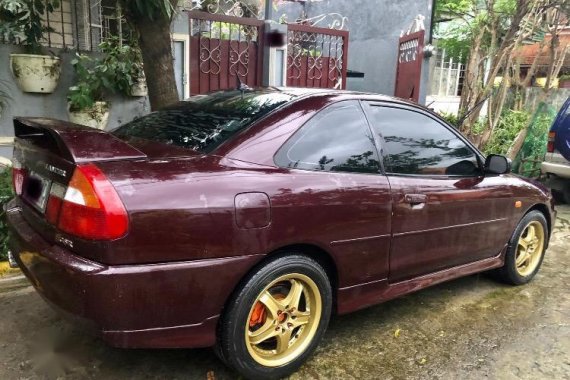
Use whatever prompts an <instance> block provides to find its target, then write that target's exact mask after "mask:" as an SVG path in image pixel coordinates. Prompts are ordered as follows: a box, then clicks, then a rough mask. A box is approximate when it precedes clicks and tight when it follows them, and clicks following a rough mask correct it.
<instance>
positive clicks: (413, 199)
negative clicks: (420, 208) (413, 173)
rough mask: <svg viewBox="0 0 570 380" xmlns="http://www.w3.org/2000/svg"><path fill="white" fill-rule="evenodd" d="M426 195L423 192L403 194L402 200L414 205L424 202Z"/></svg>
mask: <svg viewBox="0 0 570 380" xmlns="http://www.w3.org/2000/svg"><path fill="white" fill-rule="evenodd" d="M426 201H427V195H425V194H406V195H404V202H406V203H409V204H411V205H412V206H414V205H419V204H422V203H426Z"/></svg>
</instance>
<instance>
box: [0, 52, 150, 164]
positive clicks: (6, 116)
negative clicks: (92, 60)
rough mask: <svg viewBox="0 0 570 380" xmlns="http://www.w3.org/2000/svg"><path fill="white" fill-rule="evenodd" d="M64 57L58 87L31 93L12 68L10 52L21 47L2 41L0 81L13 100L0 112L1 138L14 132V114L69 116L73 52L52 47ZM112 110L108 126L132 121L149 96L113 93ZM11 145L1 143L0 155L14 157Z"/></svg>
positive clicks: (144, 109) (146, 108) (146, 107)
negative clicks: (49, 90) (44, 91)
mask: <svg viewBox="0 0 570 380" xmlns="http://www.w3.org/2000/svg"><path fill="white" fill-rule="evenodd" d="M51 50H53V51H54V52H55V53H56V54H58V55H59V56H60V57H61V59H62V73H61V77H60V80H59V84H58V86H57V89H56V90H55V92H54V93H52V94H30V93H24V92H22V91H21V90H20V89H19V88H18V87H17V85H16V83H15V80H14V77H13V76H12V73H11V72H10V53H12V52H18V51H19V50H18V47H17V46H13V45H2V44H0V81H3V82H4V83H6V85H7V86H8V88H9V93H10V96H11V98H12V99H11V100H10V101H9V106H8V108H7V109H6V110H5V111H3V112H2V114H1V115H0V138H1V137H12V136H14V129H13V125H12V118H13V117H14V116H45V117H53V118H57V119H63V120H68V117H67V101H66V99H67V91H68V88H69V87H70V86H72V85H73V68H72V66H71V60H72V59H73V57H74V55H75V53H74V52H64V51H58V49H51ZM109 101H110V103H111V111H110V116H109V124H108V126H107V129H111V128H115V127H117V126H118V125H120V124H122V123H125V122H128V121H131V120H132V119H134V118H136V117H139V116H142V115H144V114H145V113H147V112H149V110H150V107H149V104H148V101H147V99H146V98H125V97H122V96H110V98H109ZM11 155H12V153H11V148H10V147H7V146H4V145H3V144H0V156H4V157H11Z"/></svg>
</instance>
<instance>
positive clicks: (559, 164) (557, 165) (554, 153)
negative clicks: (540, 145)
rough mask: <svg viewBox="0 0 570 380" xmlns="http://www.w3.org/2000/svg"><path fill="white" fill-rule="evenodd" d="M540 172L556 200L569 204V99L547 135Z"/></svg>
mask: <svg viewBox="0 0 570 380" xmlns="http://www.w3.org/2000/svg"><path fill="white" fill-rule="evenodd" d="M541 170H542V173H543V174H545V175H546V178H547V185H548V187H550V188H551V189H552V194H553V195H554V196H555V197H556V199H557V200H558V201H560V202H565V203H568V204H570V97H569V98H568V99H567V100H566V103H564V105H563V106H562V108H561V109H560V112H559V113H558V115H557V116H556V119H555V120H554V123H553V124H552V127H551V128H550V132H549V133H548V148H547V152H546V156H545V158H544V162H543V163H542V165H541Z"/></svg>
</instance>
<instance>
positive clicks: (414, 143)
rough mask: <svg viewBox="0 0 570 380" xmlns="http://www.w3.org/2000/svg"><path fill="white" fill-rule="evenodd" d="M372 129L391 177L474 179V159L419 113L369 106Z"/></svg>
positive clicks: (452, 136) (459, 142)
mask: <svg viewBox="0 0 570 380" xmlns="http://www.w3.org/2000/svg"><path fill="white" fill-rule="evenodd" d="M370 109H371V118H372V128H373V130H374V132H375V133H377V134H379V135H381V136H382V138H383V139H384V144H383V152H382V153H383V156H384V158H385V160H384V162H385V165H386V171H387V172H388V173H392V174H420V175H445V176H475V175H478V174H480V169H479V163H478V161H477V156H476V155H475V153H474V152H473V150H472V149H471V148H470V147H469V146H467V145H466V144H465V143H464V142H463V141H462V140H461V139H460V138H459V137H458V136H457V135H455V133H453V132H452V131H450V130H449V129H447V128H446V127H445V126H443V125H442V124H440V123H438V122H437V121H435V120H434V119H432V118H430V117H428V116H425V115H423V114H421V113H418V112H414V111H409V110H405V109H400V108H391V107H380V106H371V107H370Z"/></svg>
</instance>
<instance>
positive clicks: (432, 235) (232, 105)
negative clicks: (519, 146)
mask: <svg viewBox="0 0 570 380" xmlns="http://www.w3.org/2000/svg"><path fill="white" fill-rule="evenodd" d="M14 125H15V134H16V146H15V152H14V187H15V191H16V193H17V196H16V199H14V200H13V201H11V203H10V204H9V205H8V209H7V215H8V221H9V225H10V230H11V240H10V247H11V253H12V256H13V258H15V260H16V261H17V263H18V265H19V266H20V267H21V268H22V270H23V271H24V273H25V274H26V276H27V277H28V278H29V279H30V281H31V282H32V283H33V285H34V286H35V288H36V289H37V291H38V293H40V294H41V295H42V296H43V297H44V298H45V299H46V301H47V302H49V303H50V304H52V305H53V306H54V307H56V308H57V309H60V310H61V311H62V312H63V313H64V314H66V315H69V316H73V317H75V318H76V319H78V320H80V321H83V322H85V324H86V325H88V326H91V327H93V328H94V329H95V331H98V332H99V333H100V335H101V336H102V339H104V340H105V341H106V342H108V343H109V344H111V345H113V346H118V347H155V348H158V347H164V348H166V347H168V348H173V347H210V346H214V347H215V348H216V352H217V353H218V355H219V356H220V358H221V359H222V360H223V361H224V362H225V363H227V364H228V365H230V366H232V367H233V368H234V369H236V370H237V371H238V372H239V373H241V374H242V375H243V376H245V377H247V378H275V377H281V376H284V375H287V374H289V373H290V372H291V371H293V370H295V369H296V368H298V367H299V366H300V365H301V364H302V363H303V361H304V360H305V359H306V358H307V357H308V356H309V355H310V354H311V352H312V351H313V350H314V349H315V346H316V345H317V344H318V342H319V340H320V339H321V338H322V336H323V334H324V332H325V330H326V328H327V325H328V322H329V318H330V316H331V314H334V313H338V314H344V313H348V312H352V311H355V310H358V309H362V308H364V307H367V306H370V305H374V304H377V303H380V302H383V301H386V300H389V299H392V298H394V297H397V296H400V295H402V294H406V293H410V292H413V291H416V290H419V289H422V288H425V287H427V286H430V285H433V284H437V283H440V282H442V281H446V280H450V279H453V278H457V277H460V276H465V275H468V274H471V273H476V272H482V271H488V270H494V271H493V273H494V274H495V276H496V277H497V278H499V279H501V280H503V281H506V282H509V283H512V284H524V283H526V282H528V281H530V280H531V279H532V278H533V277H534V275H535V274H536V272H537V271H538V269H539V267H540V265H541V262H542V259H543V256H544V252H545V249H546V247H547V245H548V240H549V236H550V232H551V230H552V225H553V223H554V217H555V211H554V208H553V203H552V199H551V196H550V194H549V193H548V191H547V190H546V189H545V188H543V187H542V186H540V185H537V184H534V183H532V182H530V181H529V180H525V179H522V178H519V177H517V176H514V175H511V174H509V170H510V164H509V162H508V160H507V159H506V158H504V157H502V156H497V155H490V156H488V157H487V158H485V157H484V156H483V155H482V154H481V153H480V152H479V151H478V150H477V149H476V148H475V147H474V146H473V145H471V144H470V143H469V141H467V140H466V139H465V138H464V137H463V136H462V135H461V134H459V133H458V132H457V131H456V130H455V129H454V128H453V127H451V126H449V125H448V124H446V123H445V122H444V121H443V120H442V119H441V118H439V117H438V116H437V115H435V114H433V113H431V112H430V111H428V110H427V109H425V108H422V107H419V106H417V105H414V104H411V103H408V102H404V101H401V100H397V99H394V98H390V97H384V96H379V95H373V94H360V93H351V92H338V91H330V90H308V89H289V88H282V89H279V88H262V89H255V90H242V91H237V90H236V91H226V92H217V93H213V94H211V95H207V96H196V97H193V98H191V99H190V100H189V101H186V102H181V103H179V104H176V105H174V106H172V107H169V108H166V109H164V110H162V111H158V112H155V113H151V114H150V115H148V116H145V117H142V118H140V119H137V120H135V121H133V122H131V123H128V124H125V125H124V126H122V127H119V128H118V129H116V130H114V131H112V132H110V133H109V132H104V131H100V130H96V129H90V128H87V127H82V126H78V125H74V124H70V123H68V122H64V121H59V120H52V119H44V118H17V119H15V120H14Z"/></svg>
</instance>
